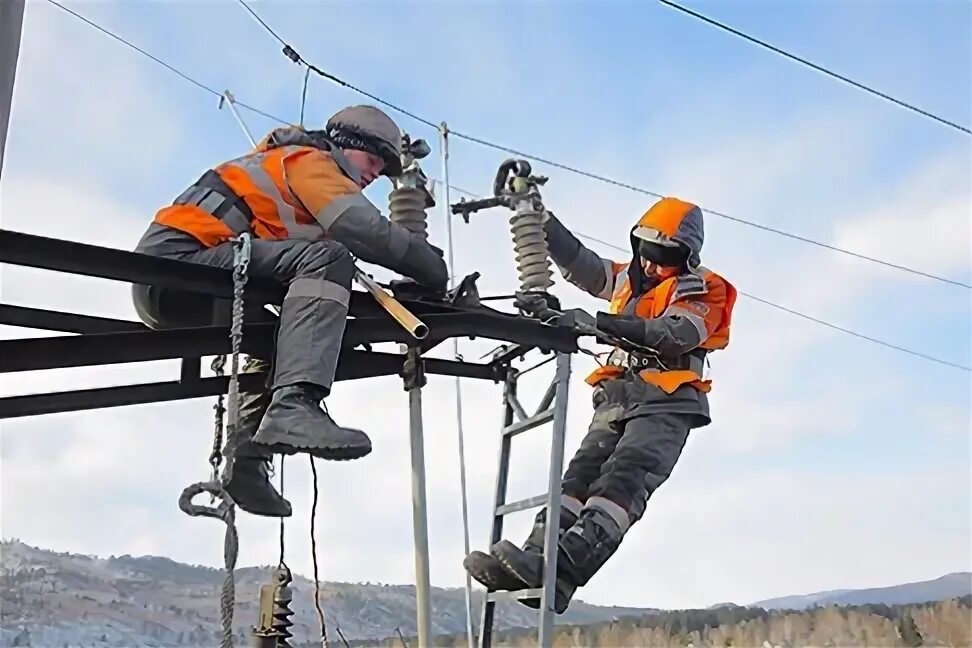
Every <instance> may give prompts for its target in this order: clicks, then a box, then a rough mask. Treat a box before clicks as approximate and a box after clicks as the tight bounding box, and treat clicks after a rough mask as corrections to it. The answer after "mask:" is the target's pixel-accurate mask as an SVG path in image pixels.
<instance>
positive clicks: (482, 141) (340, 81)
mask: <svg viewBox="0 0 972 648" xmlns="http://www.w3.org/2000/svg"><path fill="white" fill-rule="evenodd" d="M47 1H48V2H50V3H51V4H53V5H55V6H57V7H60V8H61V9H64V10H65V11H67V12H68V13H70V14H72V15H74V16H75V17H77V18H78V19H80V20H82V21H84V22H85V23H87V24H89V25H91V26H92V27H95V28H96V29H98V30H99V31H101V32H104V33H105V34H107V35H108V36H111V37H112V38H114V39H116V40H118V41H120V42H122V43H124V44H125V45H127V46H129V47H130V48H132V49H134V50H136V51H138V52H140V53H142V54H144V55H145V56H147V57H148V58H150V59H152V60H153V61H155V62H157V63H159V64H160V65H162V66H164V67H166V68H168V69H169V70H171V71H172V72H175V73H176V74H178V75H179V76H181V77H182V78H184V79H185V80H187V81H189V82H191V83H193V84H194V85H196V86H198V87H200V88H202V89H203V90H206V91H207V92H210V93H212V94H214V95H216V96H220V97H222V94H221V93H219V92H217V91H215V90H213V89H212V88H210V87H208V86H206V85H204V84H202V83H200V82H199V81H196V80H195V79H193V78H192V77H189V76H188V75H186V74H184V73H182V72H180V71H179V70H177V69H175V68H174V67H172V66H171V65H169V64H167V63H165V62H164V61H162V60H160V59H158V58H156V57H155V56H152V55H151V54H149V53H147V52H145V51H144V50H142V49H141V48H139V47H137V46H135V45H133V44H132V43H130V42H129V41H126V40H125V39H123V38H121V37H120V36H117V35H115V34H114V33H112V32H110V31H108V30H106V29H104V28H103V27H101V26H99V25H97V24H95V23H93V22H91V21H90V20H88V19H87V18H85V17H84V16H81V15H80V14H78V13H76V12H74V11H72V10H70V9H67V8H66V7H64V6H63V5H61V4H59V3H58V2H56V0H47ZM239 1H240V2H241V4H244V5H245V3H243V0H239ZM247 8H248V9H249V7H247ZM251 13H252V12H251ZM261 23H262V21H261ZM268 29H269V28H268ZM270 31H271V33H273V32H272V30H270ZM274 36H276V34H274ZM278 38H279V37H278ZM294 54H296V52H294ZM297 57H298V61H302V60H303V59H300V58H299V55H297ZM305 65H307V64H306V63H305ZM308 67H309V68H310V69H311V70H314V71H315V72H317V73H318V74H320V75H321V76H324V77H326V78H329V79H331V80H333V81H335V82H337V83H339V84H341V85H344V86H346V87H348V88H351V89H352V90H355V91H356V92H359V93H362V94H365V95H366V96H371V95H369V94H367V93H365V92H364V91H363V90H360V89H358V88H355V87H354V86H352V85H350V84H348V83H345V82H344V81H342V80H340V79H338V78H336V77H333V76H332V75H329V74H327V73H324V72H323V71H321V70H318V69H317V68H315V67H314V66H310V65H308ZM372 98H373V99H375V100H376V101H380V102H381V103H383V104H384V105H386V106H389V107H390V108H393V109H395V110H398V111H399V112H401V113H403V114H405V115H408V116H411V117H413V118H415V119H417V120H418V121H421V122H423V123H426V124H428V125H430V126H432V127H433V128H438V127H437V126H435V124H433V123H432V122H430V121H428V120H425V119H422V118H420V117H417V116H415V115H412V114H411V113H409V112H407V111H405V110H402V109H400V108H397V107H395V106H394V105H392V104H389V103H387V102H385V101H382V100H380V99H377V98H376V97H372ZM236 104H237V105H239V106H243V107H244V108H247V109H249V110H252V111H254V112H257V113H259V114H261V115H264V116H265V117H269V118H270V119H273V120H276V121H278V122H280V123H281V124H288V122H286V121H284V120H282V119H280V118H278V117H274V116H273V115H269V114H268V113H265V112H263V111H260V110H258V109H256V108H253V107H252V106H248V105H246V104H244V103H242V102H239V101H237V102H236ZM450 132H452V133H453V134H454V135H456V136H458V137H462V138H464V139H467V140H469V141H472V142H476V143H479V144H482V145H484V146H489V147H492V148H496V149H499V150H502V151H505V152H509V153H512V154H514V155H520V156H522V157H525V158H530V159H532V160H536V161H538V162H542V163H545V164H550V165H551V166H555V167H557V168H561V169H564V170H566V171H570V172H573V173H577V174H580V175H585V176H588V177H591V178H594V179H596V180H600V181H602V182H606V183H610V184H614V185H617V186H620V187H624V188H626V189H631V190H633V191H637V192H641V193H646V194H649V195H652V196H656V197H659V196H661V194H657V193H654V192H651V191H648V190H646V189H642V188H640V187H635V186H633V185H628V184H625V183H622V182H619V181H617V180H613V179H611V178H607V177H604V176H599V175H596V174H593V173H589V172H587V171H582V170H580V169H574V168H572V167H568V166H566V165H562V164H560V163H557V162H553V161H549V160H544V159H543V158H539V157H536V156H532V155H528V154H525V153H521V152H519V151H516V150H514V149H509V148H505V147H501V146H499V145H498V144H493V143H492V142H487V141H485V140H480V139H478V138H473V137H471V136H468V135H464V134H462V133H457V132H456V131H453V130H451V129H450ZM440 182H441V181H440ZM449 186H450V187H451V188H452V189H455V190H456V191H460V192H462V193H465V194H468V195H470V196H474V197H476V196H477V194H474V193H472V192H470V191H466V190H464V189H460V188H459V187H455V186H453V185H449ZM705 211H708V212H710V213H712V214H714V215H716V216H722V217H723V218H730V219H731V220H735V221H737V222H740V223H744V224H747V225H753V226H756V227H760V228H765V226H761V225H758V224H756V223H751V222H749V221H744V220H741V219H735V218H731V217H729V216H727V215H726V214H721V213H720V212H715V211H712V210H709V209H706V210H705ZM765 229H767V230H768V231H771V232H774V233H777V234H781V235H784V236H793V237H794V238H797V239H798V240H801V241H805V242H808V243H813V244H815V245H820V246H822V247H826V248H829V249H832V250H835V251H837V252H843V253H845V254H850V255H853V256H858V257H859V258H862V259H865V260H869V261H873V262H875V263H880V264H882V265H887V266H890V267H893V268H898V269H901V270H905V271H907V272H911V273H914V274H918V275H922V276H926V277H929V278H932V279H937V280H939V281H943V282H946V283H951V284H955V285H959V286H962V287H965V288H972V286H970V285H969V284H965V283H960V282H957V281H953V280H951V279H945V278H943V277H938V276H935V275H929V274H927V273H924V272H921V271H918V270H913V269H911V268H906V267H904V266H898V265H895V264H891V263H887V262H884V261H880V260H878V259H873V258H871V257H865V256H863V255H858V254H857V253H855V252H851V251H849V250H844V249H841V248H836V247H832V246H829V245H827V244H824V243H820V242H818V241H812V240H810V239H804V238H802V237H796V236H794V235H790V234H788V233H786V232H782V231H780V230H774V229H771V228H765ZM576 234H577V235H578V236H580V237H581V238H586V239H589V240H591V241H595V242H598V243H601V244H602V245H607V246H608V247H612V248H615V249H617V250H620V251H622V252H625V253H628V252H630V251H629V250H624V249H623V248H620V247H618V246H615V245H611V244H609V243H606V242H604V241H601V240H600V239H597V238H594V237H592V236H588V235H586V234H583V233H580V232H576ZM739 294H741V295H743V296H744V297H748V298H750V299H753V300H756V301H760V302H762V303H764V304H766V305H768V306H772V307H774V308H778V309H780V310H782V311H784V312H787V313H790V314H791V315H795V316H797V317H802V318H804V319H806V320H809V321H812V322H816V323H818V324H821V325H823V326H827V327H829V328H832V329H834V330H837V331H841V332H844V333H847V334H849V335H853V336H855V337H859V338H861V339H864V340H868V341H870V342H874V343H876V344H881V345H883V346H886V347H888V348H891V349H895V350H897V351H901V352H904V353H908V354H911V355H914V356H917V357H920V358H924V359H926V360H931V361H933V362H938V363H940V364H944V365H947V366H951V367H955V368H958V369H963V370H965V371H972V369H970V368H969V367H966V366H963V365H959V364H955V363H952V362H949V361H947V360H940V359H938V358H935V357H933V356H928V355H925V354H923V353H919V352H917V351H912V350H910V349H906V348H904V347H898V346H896V345H893V344H890V343H888V342H883V341H881V340H878V339H876V338H872V337H870V336H867V335H863V334H861V333H857V332H855V331H852V330H850V329H845V328H843V327H840V326H837V325H834V324H830V323H829V322H825V321H823V320H819V319H817V318H815V317H812V316H810V315H806V314H805V313H800V312H798V311H794V310H792V309H789V308H787V307H785V306H781V305H779V304H775V303H773V302H770V301H767V300H764V299H761V298H759V297H756V296H754V295H750V294H748V293H744V292H740V293H739ZM280 477H281V481H282V480H283V464H282V462H281V475H280ZM280 538H281V547H282V546H283V528H282V520H281V535H280Z"/></svg>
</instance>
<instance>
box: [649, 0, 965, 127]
mask: <svg viewBox="0 0 972 648" xmlns="http://www.w3.org/2000/svg"><path fill="white" fill-rule="evenodd" d="M658 1H659V2H661V3H662V4H665V5H668V6H669V7H672V8H673V9H678V10H679V11H681V12H683V13H686V14H688V15H690V16H693V17H695V18H698V19H699V20H701V21H703V22H706V23H708V24H710V25H712V26H714V27H718V28H719V29H722V30H724V31H727V32H729V33H730V34H734V35H736V36H738V37H740V38H743V39H745V40H748V41H749V42H751V43H755V44H757V45H759V46H760V47H765V48H766V49H768V50H770V51H773V52H776V53H777V54H779V55H781V56H785V57H786V58H788V59H791V60H793V61H796V62H797V63H802V64H803V65H806V66H808V67H811V68H813V69H814V70H816V71H817V72H822V73H824V74H826V75H828V76H831V77H833V78H835V79H838V80H840V81H843V82H844V83H849V84H850V85H852V86H854V87H855V88H858V89H859V90H863V91H865V92H869V93H871V94H873V95H875V96H878V97H881V98H882V99H886V100H887V101H890V102H892V103H894V104H897V105H898V106H901V107H902V108H906V109H908V110H911V111H913V112H916V113H918V114H919V115H923V116H925V117H929V118H931V119H934V120H935V121H938V122H941V123H942V124H945V125H946V126H951V127H952V128H954V129H956V130H960V131H962V132H964V133H970V134H972V130H969V129H968V128H966V127H965V126H960V125H958V124H956V123H954V122H950V121H948V120H947V119H944V118H942V117H939V116H938V115H934V114H932V113H930V112H928V111H927V110H922V109H921V108H918V107H917V106H914V105H912V104H909V103H906V102H904V101H901V100H900V99H895V98H894V97H892V96H890V95H887V94H885V93H883V92H880V91H878V90H875V89H874V88H872V87H870V86H866V85H864V84H863V83H858V82H857V81H854V80H853V79H849V78H847V77H845V76H844V75H842V74H837V73H836V72H833V71H831V70H828V69H827V68H825V67H822V66H820V65H817V64H816V63H812V62H810V61H808V60H806V59H804V58H800V57H799V56H797V55H795V54H790V53H789V52H786V51H784V50H781V49H780V48H779V47H775V46H773V45H770V44H769V43H767V42H765V41H761V40H759V39H758V38H755V37H753V36H750V35H748V34H745V33H743V32H741V31H739V30H738V29H733V28H732V27H730V26H729V25H726V24H724V23H721V22H719V21H717V20H713V19H712V18H709V17H708V16H704V15H702V14H700V13H698V12H697V11H693V10H691V9H688V8H687V7H683V6H682V5H679V4H677V3H675V2H672V1H671V0H658Z"/></svg>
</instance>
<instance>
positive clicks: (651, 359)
mask: <svg viewBox="0 0 972 648" xmlns="http://www.w3.org/2000/svg"><path fill="white" fill-rule="evenodd" d="M707 355H708V353H707V352H706V350H705V349H693V350H691V351H689V352H688V353H686V354H684V355H681V356H679V357H678V358H677V359H675V360H674V361H671V362H669V361H667V360H666V361H664V362H663V361H660V360H659V359H658V358H656V357H655V356H653V355H650V354H645V353H637V352H629V351H625V350H624V349H620V348H615V349H614V350H613V351H611V354H610V355H609V356H608V358H607V362H606V363H605V364H606V365H608V366H615V367H622V368H624V369H628V370H630V371H634V372H640V371H645V370H647V371H685V370H688V371H691V372H693V373H695V374H698V376H699V378H700V379H701V378H702V375H703V372H704V371H705V359H706V356H707Z"/></svg>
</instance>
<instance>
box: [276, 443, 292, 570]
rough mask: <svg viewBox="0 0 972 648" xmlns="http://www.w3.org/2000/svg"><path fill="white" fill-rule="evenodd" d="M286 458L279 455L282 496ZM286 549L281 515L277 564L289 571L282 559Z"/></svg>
mask: <svg viewBox="0 0 972 648" xmlns="http://www.w3.org/2000/svg"><path fill="white" fill-rule="evenodd" d="M286 458H287V456H286V455H280V497H283V496H284V459H286ZM286 549H287V547H286V545H285V544H284V518H283V517H281V518H280V562H279V564H278V565H277V566H278V567H283V568H284V569H286V570H287V571H290V568H289V567H287V563H286V561H285V560H284V557H285V554H286Z"/></svg>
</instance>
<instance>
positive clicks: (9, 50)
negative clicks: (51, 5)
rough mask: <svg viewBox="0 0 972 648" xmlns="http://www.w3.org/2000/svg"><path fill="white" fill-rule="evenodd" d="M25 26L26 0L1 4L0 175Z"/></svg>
mask: <svg viewBox="0 0 972 648" xmlns="http://www.w3.org/2000/svg"><path fill="white" fill-rule="evenodd" d="M23 26H24V0H4V1H3V2H0V173H3V154H4V150H5V149H6V147H7V129H8V128H9V126H10V114H11V113H12V112H13V91H14V79H15V78H16V76H17V59H18V58H19V56H20V34H21V32H22V31H23Z"/></svg>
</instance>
